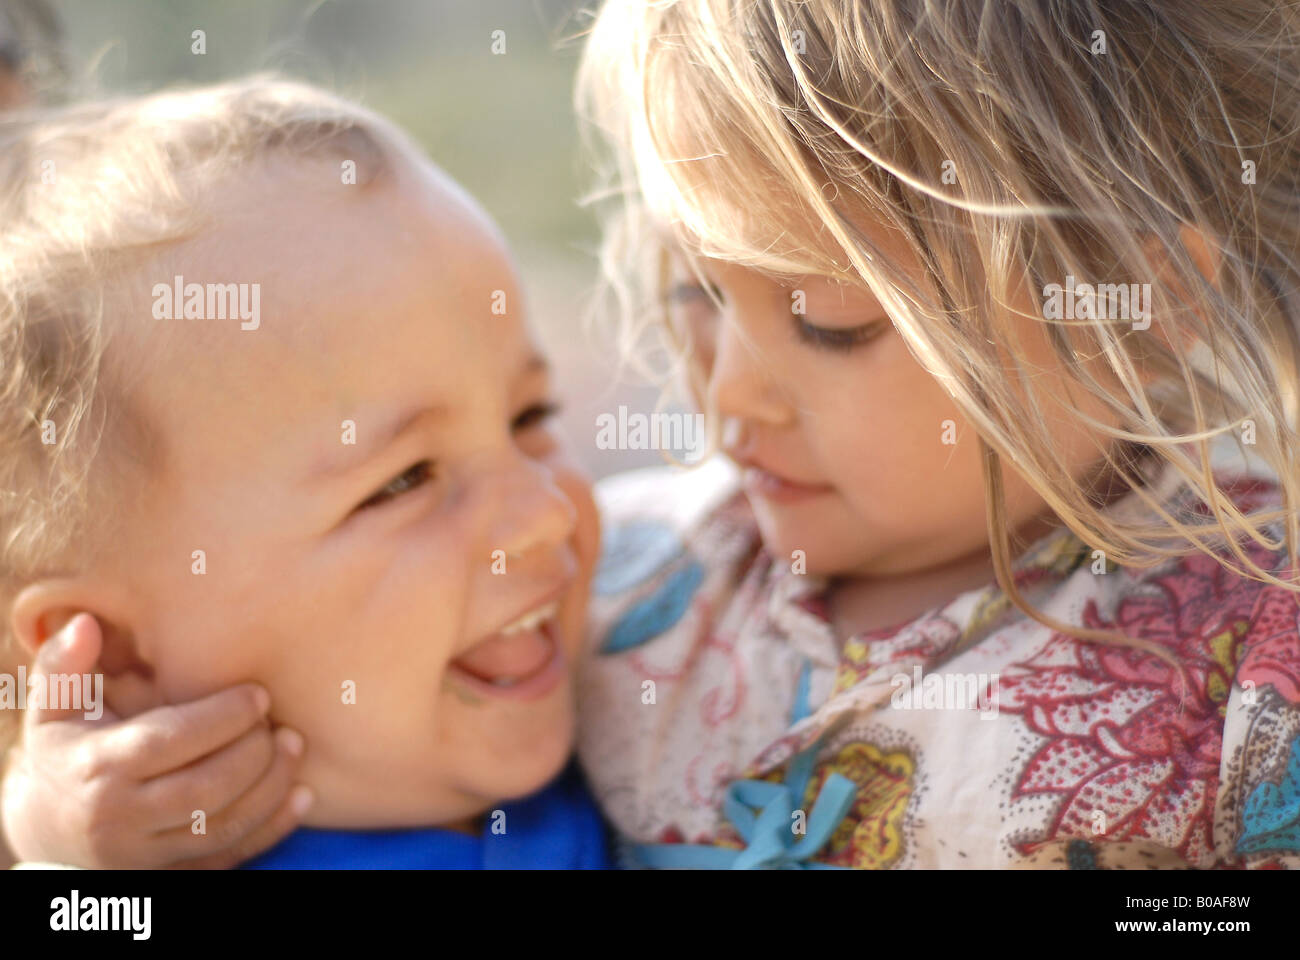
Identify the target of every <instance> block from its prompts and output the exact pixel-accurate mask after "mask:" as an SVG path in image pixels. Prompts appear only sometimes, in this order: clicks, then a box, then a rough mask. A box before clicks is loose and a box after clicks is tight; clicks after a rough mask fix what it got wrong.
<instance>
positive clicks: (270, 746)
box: [138, 726, 302, 832]
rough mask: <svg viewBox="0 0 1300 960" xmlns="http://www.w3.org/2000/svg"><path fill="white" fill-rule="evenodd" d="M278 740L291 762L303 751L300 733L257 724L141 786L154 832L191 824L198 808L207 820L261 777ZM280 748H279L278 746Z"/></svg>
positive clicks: (141, 799) (144, 809) (143, 805)
mask: <svg viewBox="0 0 1300 960" xmlns="http://www.w3.org/2000/svg"><path fill="white" fill-rule="evenodd" d="M277 743H279V744H286V745H287V746H292V747H295V749H293V750H291V749H284V750H283V752H284V753H286V754H287V755H288V756H289V757H290V758H291V759H293V760H294V761H296V760H297V757H298V756H300V755H301V753H302V749H301V744H302V737H301V736H300V735H299V734H298V733H296V732H295V731H292V730H289V729H287V728H283V727H282V728H281V732H277V733H276V734H273V733H272V732H271V730H270V728H269V727H266V726H258V727H254V728H253V729H252V730H249V731H248V732H247V733H245V734H244V735H243V736H242V737H240V738H239V739H238V740H236V741H234V742H233V743H230V744H227V745H226V746H224V747H222V748H221V749H220V750H217V751H216V752H215V753H210V754H208V755H207V756H206V757H204V758H203V759H201V760H199V761H197V762H195V763H192V764H190V765H189V766H187V767H185V768H183V769H181V770H174V771H172V772H170V773H166V774H163V775H162V776H160V777H155V778H153V779H152V780H149V781H147V782H145V783H144V784H142V785H141V786H140V790H139V794H138V796H139V803H140V810H141V812H142V813H143V814H144V817H145V821H146V822H147V823H149V824H150V825H151V826H152V827H153V828H154V830H156V831H158V832H163V831H165V830H170V829H172V828H173V827H179V826H185V827H189V826H190V824H191V823H192V822H193V820H194V816H195V814H196V813H197V812H198V811H202V812H203V815H204V816H205V817H206V818H207V819H208V820H211V819H213V818H215V817H216V816H217V815H218V814H220V813H221V812H222V811H224V810H225V809H226V808H227V807H229V806H231V805H232V804H233V803H234V802H235V801H236V800H238V799H239V798H240V797H242V796H243V795H244V794H245V793H247V792H248V791H249V790H250V789H252V787H253V786H254V784H256V783H257V782H258V781H259V780H261V779H262V778H263V777H264V776H265V775H266V773H267V771H268V770H270V768H271V764H272V763H273V762H274V761H275V760H276V759H277V752H278V751H277ZM282 749H283V748H282Z"/></svg>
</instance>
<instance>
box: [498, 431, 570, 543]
mask: <svg viewBox="0 0 1300 960" xmlns="http://www.w3.org/2000/svg"><path fill="white" fill-rule="evenodd" d="M494 486H495V490H494V493H493V497H492V501H491V502H489V504H488V506H489V509H491V510H492V511H493V513H494V515H495V522H494V523H492V524H490V529H491V530H492V535H491V539H492V540H493V543H492V545H491V548H492V550H503V551H505V554H506V556H507V557H524V556H526V555H528V554H529V553H531V552H533V551H535V550H538V549H539V548H546V547H556V546H559V545H560V544H563V543H565V542H566V541H567V540H568V539H569V538H570V537H571V536H572V535H573V532H574V529H575V527H576V525H577V521H578V510H577V507H575V506H574V504H573V502H572V501H571V500H570V499H569V498H568V497H567V496H566V495H565V493H564V491H563V490H561V489H560V487H559V485H558V484H557V483H556V481H555V477H554V475H553V474H552V473H551V471H550V470H549V469H548V468H547V467H545V466H544V465H542V464H540V463H538V462H536V461H535V460H530V459H528V458H527V457H522V456H520V457H515V458H513V461H512V463H511V464H510V465H509V467H508V469H507V470H506V471H505V472H504V474H503V475H502V476H501V477H500V481H499V483H498V484H496V485H494Z"/></svg>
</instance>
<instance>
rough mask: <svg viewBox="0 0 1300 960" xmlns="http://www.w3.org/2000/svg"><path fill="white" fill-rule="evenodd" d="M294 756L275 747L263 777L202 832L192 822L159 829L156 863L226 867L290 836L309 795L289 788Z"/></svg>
mask: <svg viewBox="0 0 1300 960" xmlns="http://www.w3.org/2000/svg"><path fill="white" fill-rule="evenodd" d="M297 766H298V764H297V758H296V757H293V756H290V755H289V754H288V752H287V751H286V750H285V749H284V748H283V747H281V748H280V749H277V750H276V757H275V760H274V761H273V762H272V764H271V767H270V769H268V770H267V772H266V775H265V776H264V777H262V779H261V780H259V781H258V782H257V783H256V784H254V785H253V787H252V789H250V790H249V791H247V792H246V793H245V794H244V795H243V796H241V797H239V798H238V799H237V800H236V801H235V802H234V803H232V804H231V805H230V806H229V807H227V808H226V809H225V810H222V811H221V812H220V813H218V814H217V815H216V816H215V817H208V818H207V822H206V823H205V825H204V826H205V832H204V833H202V834H195V832H194V827H193V824H192V823H191V824H190V825H187V826H184V827H178V828H176V829H173V830H168V831H165V832H164V833H160V834H158V835H157V836H156V837H154V838H153V839H152V840H151V841H150V843H151V844H157V849H158V851H159V853H158V858H157V862H160V863H170V864H173V865H174V866H177V867H183V868H187V869H226V868H229V867H233V866H235V865H237V864H239V863H242V862H243V861H244V860H247V859H249V858H250V857H252V856H254V855H256V854H258V853H261V852H262V851H264V850H267V849H269V848H270V847H272V846H274V845H275V844H276V843H279V842H280V841H281V840H283V839H284V837H285V836H287V835H288V834H289V833H291V832H292V831H293V830H294V829H295V828H296V827H297V826H298V825H299V823H300V822H301V820H302V817H303V815H304V814H305V813H306V812H307V810H308V809H309V807H310V805H311V800H312V795H311V791H310V790H309V789H308V788H307V787H306V786H304V785H302V784H298V785H297V786H294V776H295V774H296V773H297Z"/></svg>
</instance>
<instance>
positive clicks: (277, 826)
mask: <svg viewBox="0 0 1300 960" xmlns="http://www.w3.org/2000/svg"><path fill="white" fill-rule="evenodd" d="M101 645H102V635H101V634H100V629H99V624H98V622H97V621H96V620H95V618H94V617H92V616H90V615H88V614H78V615H77V616H75V617H73V618H72V619H71V620H70V621H68V623H67V625H66V626H65V627H64V628H63V629H62V630H61V631H59V633H58V634H56V635H55V636H54V637H51V638H50V640H49V641H47V642H46V643H45V644H44V645H43V646H42V647H41V649H40V653H39V655H38V656H37V659H36V663H35V665H34V667H33V674H40V675H41V679H40V681H38V682H39V683H41V684H42V685H43V684H44V681H45V677H48V676H49V675H50V674H59V673H63V674H73V673H83V674H84V673H90V672H93V670H94V667H95V664H96V661H97V660H98V659H99V655H100V648H101ZM115 682H116V684H117V690H116V691H115V693H114V696H113V697H111V698H106V699H112V700H113V701H114V703H115V704H116V705H117V706H118V710H119V713H117V714H114V713H111V712H110V711H109V710H108V709H107V708H105V710H104V713H103V716H102V717H100V718H99V719H97V720H93V721H92V720H87V719H85V718H84V716H83V711H81V710H52V709H48V708H45V707H44V706H42V707H32V706H30V704H29V709H28V710H27V711H26V714H27V715H26V716H25V717H24V718H23V731H22V738H21V741H20V742H19V743H18V744H16V745H15V746H14V748H13V749H12V750H11V751H10V754H9V758H8V763H7V764H6V770H5V776H4V782H3V785H0V812H2V813H3V820H4V831H5V837H6V839H7V840H8V842H9V846H10V849H11V850H12V851H13V853H14V855H15V856H16V857H18V858H19V859H20V860H27V861H43V862H53V863H64V864H71V865H74V866H79V867H97V868H103V867H119V868H120V867H154V868H157V867H183V868H225V867H232V866H235V865H236V864H238V863H240V862H241V861H244V860H247V859H249V858H250V857H252V856H253V855H255V854H257V853H260V852H261V851H263V850H266V849H269V848H270V847H272V846H274V845H275V844H276V843H278V842H279V841H280V840H281V839H283V838H284V837H285V836H286V835H287V834H289V833H290V832H291V831H292V830H293V829H294V828H295V827H296V826H297V825H298V822H299V820H300V819H301V818H302V815H303V814H304V813H305V812H306V810H307V808H308V807H309V806H310V805H311V799H312V798H311V792H310V791H309V790H308V788H307V787H305V786H301V785H300V786H298V787H296V788H295V787H293V775H294V773H295V771H296V769H297V765H298V760H299V758H300V757H301V756H302V749H303V741H302V737H301V735H299V734H298V733H297V732H296V731H293V730H290V729H289V728H287V727H281V728H280V729H278V730H276V731H274V732H273V731H272V730H271V727H270V724H269V723H268V722H267V719H266V714H267V710H268V708H269V707H270V697H269V695H268V694H267V692H266V691H265V690H264V689H262V688H261V687H259V686H256V685H254V684H242V685H240V686H237V687H230V688H228V689H225V690H222V691H220V692H218V693H214V694H212V695H211V696H208V697H204V698H203V699H202V700H196V701H194V702H192V703H186V704H180V705H174V706H152V704H156V703H157V702H158V698H157V696H156V693H155V691H153V690H152V689H149V688H147V685H146V684H144V682H143V681H141V680H139V678H135V680H134V682H132V681H131V680H129V679H128V680H126V681H123V680H121V679H117V680H116V681H115ZM146 706H148V708H147V709H145V707H146ZM137 711H140V712H137ZM123 715H126V716H129V717H130V718H129V719H123ZM198 811H202V812H203V815H204V819H205V820H206V823H205V824H204V827H205V832H203V833H195V831H194V828H195V827H196V824H197V822H198V819H199V818H198V817H196V816H195V814H196V813H197V812H198Z"/></svg>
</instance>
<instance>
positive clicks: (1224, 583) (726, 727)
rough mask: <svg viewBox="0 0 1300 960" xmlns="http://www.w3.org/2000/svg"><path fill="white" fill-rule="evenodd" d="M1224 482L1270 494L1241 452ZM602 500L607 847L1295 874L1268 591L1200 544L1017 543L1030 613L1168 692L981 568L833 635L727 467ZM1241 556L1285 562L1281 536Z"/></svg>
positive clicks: (1171, 493) (589, 717) (1291, 723)
mask: <svg viewBox="0 0 1300 960" xmlns="http://www.w3.org/2000/svg"><path fill="white" fill-rule="evenodd" d="M1165 476H1166V479H1165V480H1163V481H1162V484H1163V486H1162V487H1161V486H1159V485H1158V486H1157V493H1158V494H1159V495H1160V496H1163V497H1168V498H1171V499H1170V500H1169V502H1171V503H1178V502H1179V501H1178V500H1177V496H1178V492H1179V487H1178V485H1177V484H1176V483H1175V482H1172V481H1170V480H1168V479H1167V478H1168V474H1166V475H1165ZM1221 479H1222V477H1221ZM1225 488H1226V489H1227V491H1228V492H1229V494H1230V496H1231V497H1232V498H1233V499H1234V501H1235V502H1236V503H1237V504H1238V505H1239V506H1240V507H1242V508H1245V509H1249V508H1251V507H1252V506H1254V505H1256V504H1259V503H1262V502H1267V500H1268V498H1269V497H1271V496H1272V495H1273V494H1274V493H1275V488H1274V487H1273V485H1272V484H1270V483H1268V482H1267V481H1266V480H1263V479H1259V478H1258V477H1256V476H1252V475H1250V474H1249V473H1247V472H1245V471H1244V470H1243V471H1242V472H1240V473H1239V474H1237V475H1236V476H1233V477H1232V478H1230V479H1227V480H1225ZM598 494H599V498H600V501H601V505H602V508H603V511H604V516H605V518H606V530H607V533H606V544H605V556H604V559H603V561H602V566H601V568H600V570H599V572H598V574H597V578H596V583H595V590H594V599H593V618H594V630H593V632H592V640H591V643H592V648H591V649H590V650H589V655H588V656H587V657H586V658H585V660H584V663H583V665H582V669H581V672H580V677H579V695H580V697H581V703H582V721H581V726H580V732H579V756H580V759H581V761H582V763H583V765H584V767H585V769H586V771H587V774H588V776H589V779H590V781H591V784H592V786H593V789H594V791H595V794H596V797H597V799H598V801H599V803H600V805H601V807H602V808H603V810H604V811H605V813H606V815H607V816H608V817H609V818H610V820H611V821H612V822H613V824H614V826H615V827H616V829H617V830H618V831H619V833H620V834H621V835H622V837H623V838H624V839H625V841H626V842H625V844H624V862H625V863H627V864H628V865H638V864H639V865H654V866H691V865H695V866H733V867H739V866H769V867H770V866H781V867H790V866H795V867H798V866H840V867H856V868H876V869H881V868H953V867H958V868H960V867H970V868H996V867H1039V866H1051V867H1063V868H1064V867H1069V868H1076V869H1077V868H1097V867H1118V868H1153V867H1185V866H1192V867H1198V868H1209V867H1233V868H1239V867H1249V868H1261V867H1263V868H1282V867H1289V868H1295V867H1300V604H1298V603H1297V598H1296V596H1295V595H1294V594H1292V593H1290V592H1288V591H1287V590H1286V589H1284V588H1282V587H1278V586H1271V585H1268V584H1265V583H1260V582H1257V581H1252V580H1248V579H1244V578H1241V577H1237V576H1234V575H1233V574H1231V573H1230V572H1228V571H1227V570H1225V569H1224V567H1223V566H1222V565H1220V564H1219V563H1217V562H1216V561H1215V560H1214V559H1213V558H1211V557H1208V556H1205V555H1201V554H1197V555H1193V556H1189V557H1186V558H1182V559H1178V560H1171V561H1166V562H1164V563H1162V564H1161V565H1159V566H1156V567H1154V568H1150V569H1143V570H1136V569H1133V570H1130V569H1123V568H1118V567H1116V566H1114V565H1107V563H1106V562H1105V559H1104V557H1101V556H1100V554H1099V553H1094V552H1093V551H1092V550H1091V549H1090V548H1088V547H1087V546H1086V545H1084V544H1083V543H1081V542H1080V541H1079V540H1078V539H1077V538H1075V537H1074V535H1073V534H1071V533H1069V532H1068V531H1066V530H1061V531H1058V532H1057V533H1054V534H1051V535H1049V536H1048V537H1046V538H1044V539H1043V540H1042V541H1039V542H1038V543H1037V544H1035V545H1034V546H1033V547H1032V548H1031V549H1030V550H1029V551H1028V552H1027V553H1026V554H1025V556H1023V557H1021V558H1020V559H1019V561H1018V562H1017V564H1016V567H1015V576H1016V579H1017V583H1018V585H1019V586H1020V589H1021V592H1022V593H1023V594H1024V596H1025V598H1026V599H1027V600H1028V601H1029V602H1030V603H1032V604H1034V606H1035V607H1036V608H1037V609H1039V610H1041V611H1042V612H1044V613H1046V614H1048V615H1049V616H1050V617H1053V618H1055V619H1056V620H1057V621H1059V622H1065V623H1071V624H1081V625H1086V626H1088V627H1094V628H1102V629H1115V630H1119V631H1122V632H1123V633H1125V634H1126V635H1128V636H1134V637H1143V638H1147V639H1149V640H1152V641H1154V642H1156V643H1158V644H1160V645H1161V646H1163V647H1164V648H1166V649H1167V650H1169V651H1171V652H1172V653H1174V654H1175V655H1176V656H1177V657H1178V659H1179V660H1180V661H1181V662H1182V664H1183V665H1184V667H1185V675H1186V678H1187V686H1186V688H1185V689H1184V686H1183V681H1182V679H1181V678H1180V675H1179V673H1178V672H1177V671H1176V670H1174V669H1172V668H1171V667H1170V666H1169V665H1168V664H1167V663H1165V662H1164V661H1162V660H1161V659H1159V658H1157V657H1154V656H1152V655H1150V654H1148V653H1145V652H1143V651H1139V650H1135V649H1130V648H1126V647H1119V646H1110V645H1105V644H1100V643H1094V642H1088V641H1083V640H1078V639H1075V638H1073V637H1071V636H1068V635H1065V634H1062V633H1059V632H1055V631H1053V630H1051V629H1049V628H1048V627H1045V626H1043V625H1041V624H1039V623H1038V622H1037V621H1035V620H1032V619H1030V618H1028V617H1027V616H1025V615H1024V614H1023V613H1021V612H1020V611H1019V610H1018V609H1016V608H1015V607H1013V606H1012V605H1011V604H1010V603H1009V602H1008V601H1007V598H1006V597H1005V595H1004V594H1003V593H1002V592H1001V591H1000V590H999V589H997V588H996V586H989V587H987V588H984V589H980V590H973V591H969V592H966V593H963V594H960V595H959V596H957V597H955V598H953V599H952V600H951V601H950V602H947V603H945V604H943V605H942V606H940V607H938V608H936V609H933V610H931V611H929V612H927V613H925V614H923V615H922V616H920V617H917V618H916V619H915V620H912V621H911V622H909V623H906V624H904V625H902V626H899V627H894V628H890V629H887V630H880V631H875V632H871V633H868V634H865V635H861V636H855V637H852V638H850V639H849V640H848V641H847V642H841V641H839V640H837V639H836V637H835V635H834V633H833V631H832V629H831V627H830V624H829V622H828V616H827V613H826V605H825V602H824V597H825V592H826V588H827V584H826V582H825V581H823V580H820V579H818V578H815V577H812V576H805V575H800V574H799V573H797V572H795V569H794V566H795V565H793V564H791V563H790V562H789V561H781V560H778V559H777V558H774V557H772V556H771V555H769V554H768V553H767V552H766V551H765V550H764V549H763V547H762V543H761V540H760V538H759V535H758V531H757V528H756V525H755V523H754V519H753V516H752V514H751V512H750V509H749V507H748V504H747V502H746V500H745V498H744V496H743V494H741V493H740V492H739V490H738V484H737V477H736V474H735V470H734V468H732V467H731V466H730V465H729V464H727V463H726V462H725V461H722V460H720V459H715V460H712V461H709V462H708V463H706V464H705V465H704V466H701V467H698V468H695V469H694V470H685V471H684V470H677V469H674V468H667V467H665V468H653V469H650V470H643V471H637V472H635V473H631V474H624V475H622V476H619V477H614V478H611V480H609V481H607V482H605V483H603V484H602V485H601V486H600V487H599V488H598ZM1134 500H1135V498H1133V497H1132V496H1130V497H1129V498H1127V499H1126V500H1124V501H1121V502H1120V503H1119V504H1116V505H1115V506H1114V507H1113V508H1112V509H1120V510H1122V509H1137V507H1135V506H1134ZM1182 509H1197V507H1196V505H1194V504H1193V505H1191V506H1190V507H1189V506H1188V505H1187V504H1186V503H1183V506H1182ZM1200 509H1203V508H1200ZM1279 542H1280V541H1279ZM1246 549H1249V550H1250V552H1251V553H1252V555H1253V556H1254V558H1255V559H1256V560H1257V561H1258V562H1260V564H1261V566H1263V567H1264V568H1265V569H1269V570H1272V571H1275V572H1277V573H1278V575H1279V576H1281V577H1282V579H1287V578H1286V577H1285V576H1284V572H1285V563H1286V561H1285V551H1279V552H1276V553H1274V552H1271V551H1269V550H1266V549H1264V548H1263V547H1259V546H1257V545H1255V544H1253V543H1252V544H1250V545H1249V547H1248V548H1246ZM1292 578H1294V574H1293V575H1292Z"/></svg>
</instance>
